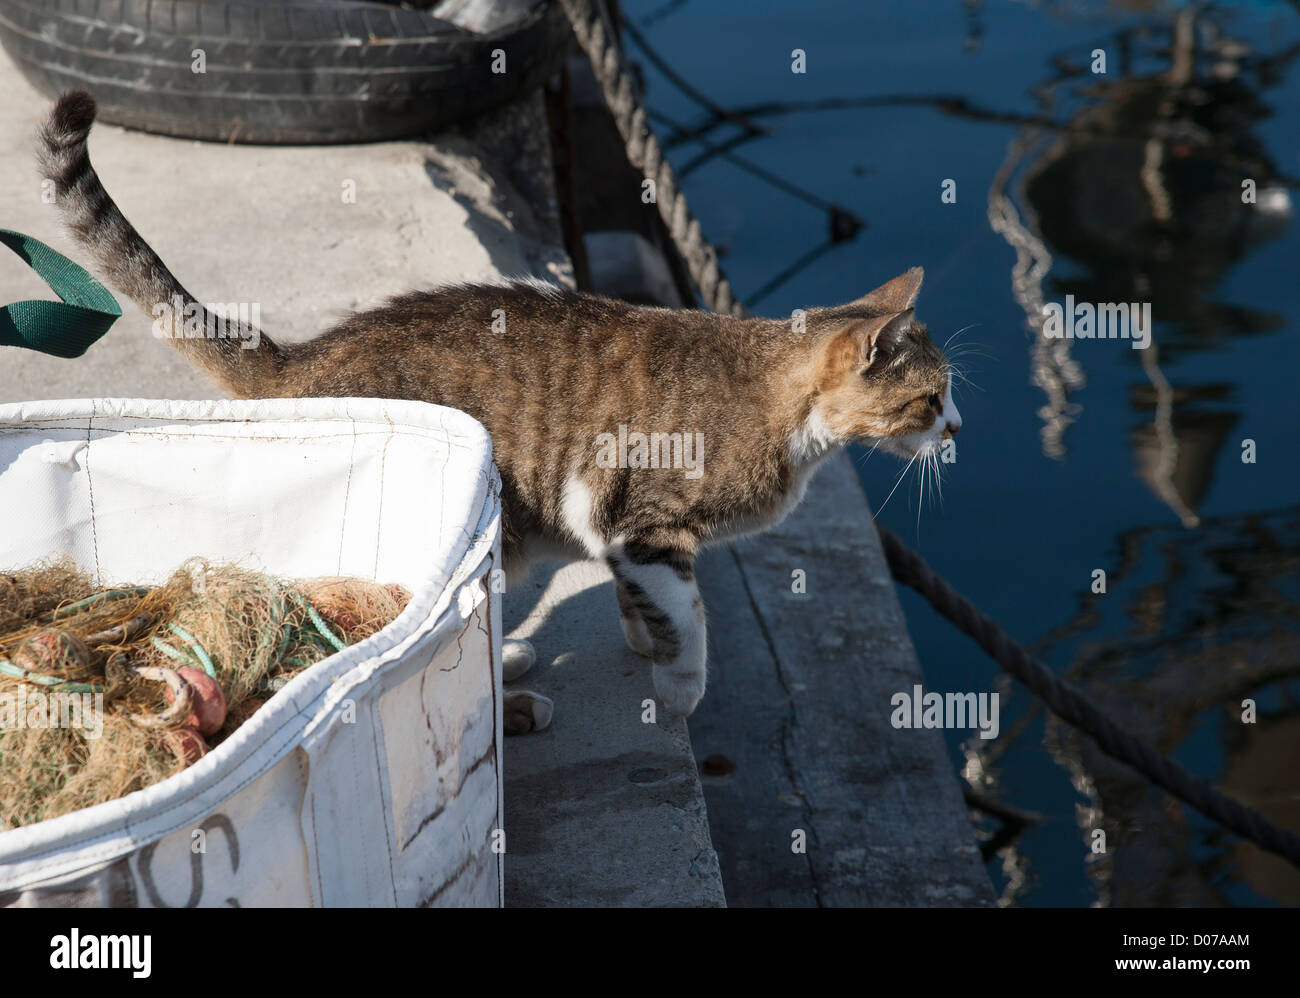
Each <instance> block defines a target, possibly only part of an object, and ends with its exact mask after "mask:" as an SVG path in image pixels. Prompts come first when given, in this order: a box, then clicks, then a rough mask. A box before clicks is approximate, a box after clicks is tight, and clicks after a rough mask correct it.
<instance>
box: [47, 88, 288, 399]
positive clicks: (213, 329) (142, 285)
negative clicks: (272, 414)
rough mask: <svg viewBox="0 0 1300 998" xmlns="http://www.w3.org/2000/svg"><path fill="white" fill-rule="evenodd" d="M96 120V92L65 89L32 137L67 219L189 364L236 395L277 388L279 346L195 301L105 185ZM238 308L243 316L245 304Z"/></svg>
mask: <svg viewBox="0 0 1300 998" xmlns="http://www.w3.org/2000/svg"><path fill="white" fill-rule="evenodd" d="M94 121H95V99H94V98H93V97H91V96H90V94H88V93H86V92H85V91H84V90H70V91H68V92H67V93H65V94H64V95H63V96H62V97H60V98H59V100H58V103H56V104H55V105H54V110H53V111H52V112H51V113H50V117H49V119H48V120H47V121H46V122H45V124H44V126H43V127H42V128H41V131H40V135H39V136H38V139H37V159H38V161H39V163H40V168H41V170H42V173H43V175H44V177H46V178H47V179H49V180H50V181H52V182H53V184H54V191H55V195H56V203H57V205H58V207H59V210H60V213H61V214H62V216H63V219H64V221H65V222H67V224H68V226H69V228H70V229H71V230H72V232H73V234H74V235H75V236H76V237H77V239H78V240H79V241H80V242H81V243H82V245H84V246H85V247H86V249H88V250H89V251H90V253H91V254H92V256H93V257H94V260H95V262H96V263H97V264H98V269H99V270H100V272H101V273H102V274H103V275H104V277H105V278H106V279H107V281H108V283H109V284H111V285H112V286H113V287H115V288H116V289H117V290H118V291H120V292H122V294H124V295H126V296H127V297H128V298H130V299H131V300H132V301H134V302H135V303H136V304H137V305H139V306H140V307H141V308H142V309H144V310H145V312H147V313H148V314H149V315H151V316H153V318H154V331H155V333H156V334H157V335H159V336H163V337H166V338H168V339H170V340H171V341H172V343H173V345H175V347H176V348H177V349H178V350H180V352H181V353H182V354H184V355H185V357H186V358H187V359H188V360H189V361H190V363H192V364H194V365H195V366H196V367H198V368H199V369H201V370H202V371H204V372H205V373H206V374H208V376H209V377H211V378H213V379H215V380H216V381H217V382H218V383H219V384H220V385H221V386H222V387H223V388H225V389H226V390H227V391H229V392H230V393H231V394H232V395H235V396H236V397H240V398H257V397H265V396H267V395H268V394H269V395H274V394H276V393H275V391H274V385H275V380H276V375H277V374H278V373H279V371H280V369H281V367H282V365H283V362H284V356H283V353H282V351H281V350H280V348H279V347H278V346H276V344H275V343H274V342H272V340H271V339H270V338H269V337H267V336H264V335H263V334H262V332H261V330H259V329H257V328H256V326H253V325H251V324H250V323H248V322H247V321H240V320H239V317H238V316H230V315H221V314H217V313H216V312H214V311H210V310H208V309H207V308H205V307H204V306H203V305H202V303H200V302H199V301H197V300H196V299H195V298H194V296H193V295H191V294H190V293H189V292H188V291H186V290H185V288H183V287H182V286H181V283H180V281H178V280H176V278H175V277H174V276H172V273H171V271H170V270H168V269H167V267H166V265H165V264H164V263H163V262H162V260H160V259H159V258H158V254H157V253H155V252H154V251H153V250H152V249H151V248H150V246H149V244H148V243H146V242H145V241H144V239H143V238H141V236H140V233H138V232H136V231H135V229H134V228H133V227H132V225H131V223H130V222H128V221H127V220H126V217H125V216H124V215H123V214H122V212H121V211H120V210H119V209H118V207H117V205H116V204H114V203H113V199H112V198H111V197H109V196H108V191H106V190H104V185H103V184H102V183H100V180H99V176H98V174H96V173H95V168H94V167H93V166H91V163H90V154H89V152H88V151H87V150H86V137H87V136H88V135H89V134H90V126H91V125H92V124H94ZM243 312H244V318H245V319H246V318H247V316H248V312H249V310H248V309H244V310H243Z"/></svg>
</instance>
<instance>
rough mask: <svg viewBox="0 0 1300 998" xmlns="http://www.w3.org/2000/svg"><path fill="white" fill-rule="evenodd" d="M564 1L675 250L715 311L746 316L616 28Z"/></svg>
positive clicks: (580, 4)
mask: <svg viewBox="0 0 1300 998" xmlns="http://www.w3.org/2000/svg"><path fill="white" fill-rule="evenodd" d="M561 3H562V4H563V6H564V12H565V13H566V14H567V15H568V16H569V22H570V23H571V24H572V25H573V33H574V34H575V35H577V37H578V44H579V45H581V46H582V50H583V51H584V52H585V53H586V54H587V58H588V59H589V60H590V61H591V68H592V70H593V71H594V72H595V74H596V79H597V80H598V81H599V82H600V89H601V92H602V93H603V94H604V95H605V103H606V104H607V105H608V106H609V111H610V114H612V115H613V116H614V123H615V124H616V125H617V126H618V132H619V135H621V136H622V137H623V142H624V145H625V148H626V150H627V160H628V162H629V163H631V164H632V165H633V166H634V167H636V169H638V170H640V171H641V176H642V177H644V178H646V179H647V180H652V181H654V194H655V204H656V205H657V206H658V208H659V216H660V217H661V218H662V219H663V220H664V225H666V226H667V227H668V231H669V233H670V234H671V235H672V237H673V243H674V245H675V246H676V247H677V252H678V253H679V254H681V257H682V259H683V260H685V261H686V267H687V269H688V270H689V271H690V275H691V280H692V281H694V282H695V286H696V287H697V288H699V290H700V295H701V297H702V298H703V299H704V303H705V305H706V306H707V307H708V308H709V310H710V311H713V312H722V313H724V314H726V315H736V316H741V315H744V314H745V309H744V306H742V305H741V304H740V302H738V301H736V298H735V296H734V295H733V294H732V293H731V283H730V282H729V281H728V280H727V278H726V275H724V274H723V272H722V268H721V267H720V266H719V265H718V253H717V251H716V250H715V249H714V248H713V246H712V245H711V244H710V243H709V241H708V240H707V239H705V238H704V235H703V233H702V232H701V231H700V223H699V220H698V219H697V218H696V217H695V216H694V215H692V214H691V210H690V208H689V207H688V206H687V204H686V195H685V194H684V193H683V192H682V189H681V187H679V186H678V184H677V175H676V174H675V173H674V172H673V168H672V166H671V165H670V164H669V162H668V160H667V159H666V158H665V157H664V153H663V149H662V148H661V147H660V145H659V140H658V139H657V138H656V137H655V134H654V132H653V131H651V129H650V123H649V121H648V120H647V119H646V112H645V108H644V107H643V106H642V104H641V100H640V98H639V96H638V95H637V90H636V83H635V81H633V79H632V74H631V73H629V72H628V70H627V67H626V65H624V63H623V54H622V53H621V52H620V51H619V49H618V46H617V45H616V44H614V42H613V41H612V40H611V35H612V33H613V29H612V27H611V26H609V24H608V22H607V20H606V19H605V18H603V17H601V16H600V14H599V13H597V12H596V11H595V10H594V9H593V7H592V4H591V0H561Z"/></svg>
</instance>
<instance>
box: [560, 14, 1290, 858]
mask: <svg viewBox="0 0 1300 998" xmlns="http://www.w3.org/2000/svg"><path fill="white" fill-rule="evenodd" d="M560 2H561V3H562V4H563V6H564V11H565V13H566V14H567V15H568V17H569V21H570V23H571V24H572V25H573V31H574V34H575V35H576V36H577V38H578V43H579V44H580V45H581V46H582V49H583V51H584V52H585V53H586V55H587V58H588V59H589V60H590V61H591V65H592V69H593V70H594V71H595V73H596V79H597V80H598V81H599V82H600V86H601V91H602V93H603V94H604V97H605V103H606V104H607V105H608V106H609V110H610V113H611V114H612V115H613V116H614V121H615V123H616V124H617V125H618V130H619V133H620V134H621V135H622V137H623V141H624V143H625V144H626V147H627V158H628V162H629V163H631V164H632V165H633V166H634V167H635V168H636V169H638V170H640V171H641V175H642V176H643V177H645V178H646V179H648V180H653V181H654V183H655V189H656V194H657V202H658V206H659V214H660V216H661V217H662V218H663V220H664V224H665V225H666V226H667V227H668V231H669V233H670V234H671V236H672V239H673V244H674V245H675V246H676V248H677V252H678V253H679V254H680V255H681V257H682V259H683V260H685V261H686V264H687V267H688V269H689V271H690V275H691V279H692V280H693V281H694V282H695V285H696V287H697V288H699V291H700V297H701V298H702V299H703V301H704V304H705V306H706V307H707V308H709V309H710V310H711V311H714V312H723V313H726V314H729V315H735V316H745V315H747V314H748V313H747V311H746V310H745V308H744V306H743V305H741V304H740V303H739V302H738V301H736V299H735V297H734V296H733V295H732V293H731V285H730V283H728V281H727V279H726V276H725V275H724V274H723V272H722V268H721V267H720V266H719V264H718V254H717V252H716V251H715V250H714V249H713V247H712V246H711V245H710V244H709V242H708V240H707V239H705V238H704V235H703V233H702V232H701V230H700V223H699V222H698V221H697V220H696V219H695V217H694V216H693V215H692V214H691V212H690V208H689V207H688V206H687V204H686V195H685V193H684V192H683V191H682V190H681V188H680V187H679V186H678V184H677V179H676V176H675V174H674V173H673V170H672V167H671V166H670V165H669V164H668V161H667V160H666V159H664V156H663V150H662V149H661V148H660V146H659V141H658V139H656V138H655V136H654V133H653V132H652V131H651V130H650V126H649V123H648V122H647V119H646V113H645V108H644V107H643V106H642V104H641V100H640V97H639V95H638V94H637V90H636V86H635V83H634V81H633V79H632V75H631V74H630V73H629V72H628V71H627V68H626V66H625V65H624V64H623V59H622V54H621V53H620V52H619V50H618V47H617V46H616V45H615V44H614V43H613V41H612V40H611V38H610V31H609V30H607V29H606V21H605V19H604V18H602V16H601V15H600V13H598V12H597V11H596V10H595V9H594V8H593V6H592V0H560ZM876 529H877V531H878V532H879V534H880V543H881V546H882V548H883V549H884V552H885V558H886V560H887V561H888V562H889V568H890V571H891V572H892V573H893V575H894V578H895V579H896V580H897V581H898V582H900V583H902V584H903V585H905V586H909V587H910V588H912V589H915V590H916V591H917V592H918V593H920V594H921V595H922V596H923V597H925V599H926V601H927V602H928V603H929V604H930V605H931V606H932V607H934V609H935V610H936V611H937V612H938V613H940V614H941V615H942V616H944V617H946V618H947V619H948V620H950V621H951V622H952V623H953V624H954V625H955V626H956V627H957V628H958V629H960V630H961V631H962V632H963V633H965V634H966V635H967V636H969V637H970V638H972V639H973V640H974V641H975V643H976V644H978V645H979V646H980V647H981V648H983V649H984V651H985V652H987V653H988V654H989V655H990V656H991V657H992V658H993V659H994V660H995V661H996V662H997V663H998V664H999V665H1000V666H1002V668H1004V669H1005V670H1006V671H1007V672H1009V673H1010V674H1011V675H1013V676H1015V677H1016V678H1017V679H1019V680H1020V681H1021V682H1022V683H1024V684H1025V685H1026V686H1028V687H1029V689H1031V690H1032V691H1033V692H1034V693H1036V694H1037V695H1038V696H1039V697H1040V698H1041V699H1042V700H1043V702H1044V703H1046V704H1047V706H1048V707H1049V708H1050V709H1051V710H1052V712H1053V713H1054V714H1056V716H1057V717H1059V718H1061V720H1063V721H1065V722H1066V723H1067V724H1070V725H1073V726H1074V727H1076V728H1078V729H1080V730H1081V731H1083V732H1085V733H1086V734H1088V735H1089V736H1091V737H1092V738H1093V740H1094V741H1096V743H1097V745H1098V746H1099V747H1100V748H1101V750H1102V751H1103V752H1105V753H1106V754H1107V755H1109V756H1111V757H1112V758H1114V759H1118V760H1119V761H1120V762H1122V763H1124V764H1126V765H1128V766H1131V767H1132V768H1133V769H1135V770H1136V771H1137V772H1138V773H1140V774H1141V775H1142V776H1144V777H1146V779H1148V780H1150V781H1151V782H1152V783H1154V784H1156V785H1157V786H1159V787H1161V788H1163V789H1164V790H1166V791H1167V792H1168V793H1170V794H1172V795H1173V796H1174V797H1177V798H1178V799H1179V800H1181V801H1183V802H1184V803H1185V804H1188V805H1190V806H1191V807H1193V808H1195V809H1196V810H1198V811H1200V812H1201V814H1203V815H1205V816H1206V817H1207V818H1210V819H1211V820H1213V821H1215V822H1217V823H1218V824H1220V825H1222V826H1223V827H1225V828H1227V829H1230V830H1231V831H1233V832H1235V833H1236V834H1237V835H1239V836H1241V837H1242V838H1244V839H1247V840H1249V841H1251V842H1254V843H1255V844H1256V845H1257V846H1259V847H1260V848H1261V849H1265V850H1267V851H1269V852H1271V853H1275V854H1276V855H1278V856H1281V857H1283V858H1284V859H1286V860H1287V861H1288V862H1290V863H1291V864H1292V865H1294V866H1296V867H1298V868H1300V836H1298V835H1296V834H1295V833H1293V832H1290V831H1288V830H1287V829H1285V828H1282V827H1281V826H1279V825H1276V824H1274V823H1273V822H1271V821H1269V820H1268V819H1267V818H1265V817H1264V816H1263V815H1262V814H1260V813H1259V812H1258V811H1255V810H1254V809H1252V808H1249V807H1247V806H1246V805H1244V804H1242V803H1240V802H1238V801H1235V800H1233V799H1232V798H1231V797H1228V796H1226V795H1225V794H1223V793H1220V792H1219V791H1218V790H1216V789H1215V788H1214V787H1213V786H1211V785H1210V783H1209V782H1207V781H1206V780H1204V779H1202V778H1201V777H1199V776H1196V775H1194V774H1192V773H1190V772H1188V771H1187V770H1186V769H1185V768H1183V767H1182V766H1181V765H1179V764H1178V763H1177V762H1175V761H1174V760H1173V759H1170V758H1168V757H1167V756H1164V755H1161V754H1160V752H1159V751H1157V750H1156V749H1155V748H1154V747H1153V746H1152V745H1150V744H1148V743H1147V742H1145V741H1143V740H1142V739H1141V738H1137V737H1136V736H1134V735H1131V734H1129V733H1128V732H1127V731H1125V730H1124V729H1123V728H1122V727H1121V726H1120V725H1119V724H1117V723H1116V722H1115V721H1113V720H1111V719H1110V718H1109V717H1108V716H1107V715H1106V714H1105V713H1103V712H1102V710H1101V709H1100V708H1099V707H1097V706H1096V704H1094V703H1093V702H1092V701H1091V700H1089V699H1088V697H1087V696H1086V695H1085V694H1084V693H1083V692H1082V691H1081V690H1079V689H1078V688H1076V687H1075V686H1073V685H1072V684H1070V683H1068V682H1066V681H1065V680H1063V679H1061V678H1060V677H1058V676H1057V675H1056V674H1055V673H1053V672H1052V671H1051V670H1050V669H1048V668H1047V666H1045V665H1043V664H1042V663H1041V662H1039V661H1038V660H1037V659H1036V658H1034V657H1033V656H1032V655H1031V654H1029V652H1028V651H1027V650H1026V649H1025V648H1024V646H1023V645H1021V644H1019V643H1018V642H1016V641H1015V640H1014V639H1012V638H1011V636H1010V635H1008V634H1007V632H1006V631H1004V630H1003V629H1002V628H1001V627H999V626H998V624H997V623H996V622H995V621H994V620H993V619H992V618H991V617H988V616H987V615H985V614H984V613H981V612H980V611H979V610H978V609H977V608H976V607H975V606H974V604H972V603H971V602H970V601H969V600H967V599H966V598H965V597H964V596H962V595H961V594H960V593H958V592H957V591H956V590H955V589H953V588H952V586H950V585H949V584H948V583H947V581H946V580H945V579H944V578H943V577H942V576H940V575H939V574H938V573H937V572H935V571H934V570H933V569H932V568H930V566H929V565H927V564H926V563H925V559H923V558H922V557H921V556H920V555H919V554H917V553H916V552H915V551H913V550H911V549H910V548H908V547H907V545H905V544H904V543H903V542H902V541H901V540H899V539H898V537H897V536H896V535H895V534H894V533H893V532H892V531H890V530H888V529H887V528H885V527H882V526H880V525H879V524H876Z"/></svg>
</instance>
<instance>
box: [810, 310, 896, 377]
mask: <svg viewBox="0 0 1300 998" xmlns="http://www.w3.org/2000/svg"><path fill="white" fill-rule="evenodd" d="M915 314H916V312H915V310H914V309H911V308H905V309H903V310H902V311H901V312H895V313H893V314H892V315H877V316H872V317H871V318H870V319H853V320H852V321H850V322H847V323H845V324H844V325H843V326H842V327H840V328H839V329H838V330H836V332H835V333H834V335H833V338H832V339H831V343H830V346H829V348H828V350H827V355H826V356H827V363H828V364H829V365H830V366H831V367H832V368H833V369H834V371H835V373H845V372H847V371H848V370H850V369H854V370H859V369H862V368H865V367H870V366H871V365H872V364H874V363H875V362H876V361H878V360H882V359H883V358H885V357H888V356H889V355H891V354H892V353H894V352H895V351H896V350H897V349H898V348H899V347H901V346H902V345H903V343H904V342H905V341H906V339H907V331H908V330H909V329H910V328H911V327H912V319H913V317H914V316H915Z"/></svg>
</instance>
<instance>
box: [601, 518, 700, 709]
mask: <svg viewBox="0 0 1300 998" xmlns="http://www.w3.org/2000/svg"><path fill="white" fill-rule="evenodd" d="M606 560H607V561H608V562H609V567H610V569H611V571H613V573H614V578H615V579H616V580H617V582H618V585H619V588H620V591H621V595H620V609H622V601H623V599H626V600H627V604H628V606H629V607H630V609H632V610H633V611H635V614H636V616H637V618H638V619H639V620H640V621H641V623H642V625H643V626H644V627H645V630H646V633H647V635H648V636H649V638H650V657H651V659H652V660H653V661H654V684H655V693H657V694H658V695H659V699H660V700H662V701H663V704H664V706H665V707H667V708H668V709H669V710H670V711H672V712H673V713H674V714H681V715H682V716H685V715H687V714H689V713H690V712H691V711H693V710H694V709H695V705H696V704H698V703H699V702H700V699H701V698H702V697H703V696H704V685H705V658H706V655H707V640H706V631H705V623H704V602H703V600H702V599H701V598H700V591H699V588H698V587H697V586H696V584H695V564H694V552H693V551H691V550H686V549H685V548H684V547H683V546H681V545H680V543H679V544H672V543H664V542H663V541H662V540H660V541H656V540H647V541H634V540H627V541H625V542H623V543H621V544H615V545H614V546H613V547H611V548H610V549H609V551H608V552H607V554H606ZM626 619H627V614H624V620H626ZM624 627H625V633H626V628H627V625H626V624H625V625H624ZM628 643H629V644H631V636H630V635H629V641H628ZM633 647H634V648H635V646H633Z"/></svg>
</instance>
